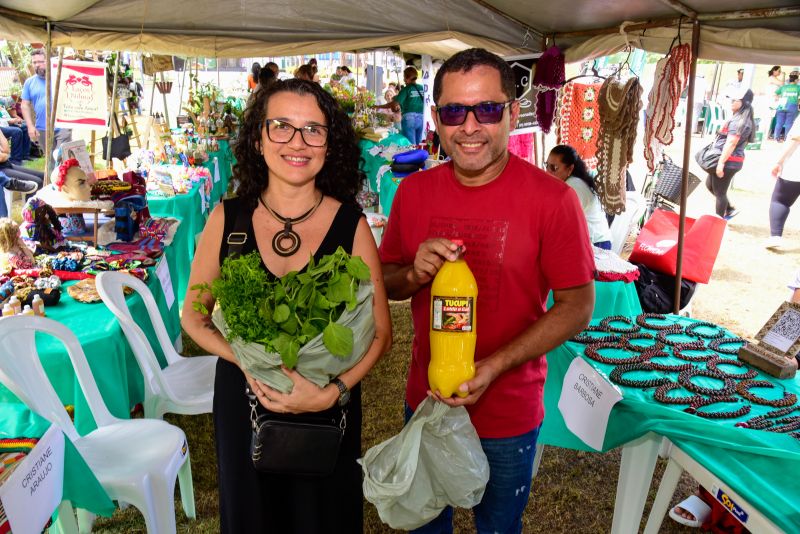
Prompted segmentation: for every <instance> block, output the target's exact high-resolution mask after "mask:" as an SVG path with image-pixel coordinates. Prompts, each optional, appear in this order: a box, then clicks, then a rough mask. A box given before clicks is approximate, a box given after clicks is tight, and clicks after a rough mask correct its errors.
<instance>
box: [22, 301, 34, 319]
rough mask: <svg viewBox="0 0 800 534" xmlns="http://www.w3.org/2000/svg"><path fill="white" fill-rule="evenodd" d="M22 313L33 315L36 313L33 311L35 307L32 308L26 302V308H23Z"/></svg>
mask: <svg viewBox="0 0 800 534" xmlns="http://www.w3.org/2000/svg"><path fill="white" fill-rule="evenodd" d="M22 315H30V316H33V315H34V313H33V309H32V308H31V307H30V306H29V305H28V304H26V305H25V309H24V310H22Z"/></svg>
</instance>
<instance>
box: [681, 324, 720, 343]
mask: <svg viewBox="0 0 800 534" xmlns="http://www.w3.org/2000/svg"><path fill="white" fill-rule="evenodd" d="M699 328H713V329H714V332H713V333H711V334H704V333H703V332H698V331H697V330H698V329H699ZM684 331H685V332H686V333H687V334H688V335H690V336H693V337H702V338H705V339H718V338H721V337H725V331H724V330H723V329H722V328H720V327H719V326H717V325H715V324H714V323H709V322H707V321H700V322H697V323H692V324H690V325H689V326H687V327H686V328H685V329H684Z"/></svg>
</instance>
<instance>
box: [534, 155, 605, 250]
mask: <svg viewBox="0 0 800 534" xmlns="http://www.w3.org/2000/svg"><path fill="white" fill-rule="evenodd" d="M546 168H547V172H549V173H550V174H552V175H553V176H555V177H556V178H558V179H559V180H561V181H562V182H565V183H566V184H567V185H568V186H570V187H571V188H572V189H574V190H575V193H576V194H577V195H578V200H580V202H581V207H582V208H583V215H584V216H585V217H586V224H587V225H588V227H589V239H590V240H591V242H592V243H593V244H594V246H596V247H599V248H604V249H606V250H611V230H609V228H608V220H607V219H606V216H605V213H603V208H602V206H601V205H600V199H599V198H597V193H596V191H595V188H594V180H593V179H592V177H591V176H589V171H588V170H587V169H586V164H585V163H584V162H583V160H582V159H581V157H580V156H579V155H578V153H577V152H575V149H574V148H572V147H571V146H569V145H557V146H555V147H553V149H552V150H551V151H550V155H548V156H547V163H546Z"/></svg>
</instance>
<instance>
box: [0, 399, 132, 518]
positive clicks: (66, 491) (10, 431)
mask: <svg viewBox="0 0 800 534" xmlns="http://www.w3.org/2000/svg"><path fill="white" fill-rule="evenodd" d="M0 419H1V420H2V424H0V440H18V439H20V438H22V439H25V440H30V439H31V438H34V439H38V438H40V437H42V436H43V435H44V434H45V432H46V431H47V430H48V428H50V422H49V421H47V420H45V419H43V418H42V417H39V416H38V415H36V414H35V413H33V412H31V411H30V410H29V409H28V408H27V407H25V406H24V405H22V404H18V403H13V404H11V403H4V402H0ZM20 445H21V444H20ZM27 447H31V444H30V443H28V444H27ZM10 450H24V447H22V446H17V447H16V448H15V447H14V444H13V443H10V442H9V441H0V452H7V451H10ZM62 499H63V500H64V501H68V502H69V503H71V505H72V507H74V508H81V509H83V510H88V511H89V512H92V513H93V514H97V515H102V516H107V517H110V516H111V515H112V514H113V513H114V510H115V508H116V507H115V506H114V503H113V502H112V501H111V499H110V498H109V497H108V494H106V492H105V490H104V489H103V487H102V486H101V485H100V482H99V481H98V480H97V478H96V477H95V475H94V473H93V472H92V471H91V469H90V468H89V466H88V465H87V464H86V462H85V461H84V459H83V457H82V456H81V454H80V453H79V452H78V450H77V449H76V448H75V445H73V444H72V442H71V441H70V440H69V439H67V438H66V436H65V438H64V480H63V495H62ZM62 509H63V508H62ZM0 531H2V525H0Z"/></svg>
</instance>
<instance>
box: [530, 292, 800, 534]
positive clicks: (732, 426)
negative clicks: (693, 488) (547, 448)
mask: <svg viewBox="0 0 800 534" xmlns="http://www.w3.org/2000/svg"><path fill="white" fill-rule="evenodd" d="M598 293H599V292H598ZM598 306H602V301H601V300H600V299H599V298H598ZM602 315H603V314H602V313H595V318H594V319H593V320H592V322H591V326H593V327H597V326H599V325H600V324H601V319H600V317H602ZM623 317H625V316H623ZM627 317H628V318H623V319H621V320H618V321H612V322H611V323H610V326H612V327H614V328H617V329H620V330H622V329H633V327H632V326H630V324H631V323H633V319H632V318H633V317H635V315H627ZM634 324H635V323H634ZM647 324H650V325H657V326H668V325H679V326H681V327H682V328H683V329H685V328H686V327H689V328H690V333H691V334H692V336H691V337H690V336H686V335H685V334H680V333H671V334H666V335H665V334H662V336H665V338H666V339H667V340H669V342H670V343H673V344H674V343H675V342H689V341H697V340H701V341H702V342H703V343H704V345H705V347H709V346H713V344H714V343H718V342H714V340H713V339H711V337H712V336H723V337H733V336H732V334H731V333H730V332H727V331H725V330H723V329H721V328H718V327H715V326H692V325H697V324H699V323H698V321H694V320H692V319H687V318H682V317H677V316H667V319H666V320H663V321H662V320H657V319H650V320H647ZM642 331H644V332H645V333H650V334H652V335H654V336H655V335H657V333H658V332H659V331H657V330H654V329H652V328H644V329H643V330H642ZM584 334H586V335H587V336H592V337H594V336H606V335H609V334H608V333H606V332H588V333H584ZM612 335H616V336H619V335H620V334H619V333H614V334H612ZM584 341H586V340H584ZM631 343H633V344H634V345H640V347H639V350H642V347H644V346H649V345H653V344H655V343H656V341H655V340H650V339H642V340H638V341H636V340H633V341H631ZM740 344H741V343H735V342H734V343H728V344H722V345H719V346H717V347H716V348H717V349H719V350H723V351H728V352H733V351H735V350H736V349H737V348H738V346H739V345H740ZM586 348H587V345H585V344H583V343H578V342H574V341H569V342H567V343H565V344H564V345H562V346H561V347H558V348H557V349H555V350H553V351H550V352H549V353H548V356H547V360H548V376H547V382H546V385H545V410H546V416H545V420H544V423H543V425H542V429H541V432H540V434H539V440H540V443H542V444H545V445H555V446H559V447H565V448H570V449H577V450H588V451H592V450H594V449H592V448H591V447H589V446H587V445H586V444H585V443H584V442H583V441H581V440H580V439H579V438H577V437H576V436H575V435H574V434H573V433H572V432H571V431H570V430H569V429H568V428H567V426H566V424H565V422H564V418H563V416H562V414H561V412H560V411H559V409H558V402H559V398H560V395H561V393H562V386H563V385H564V378H565V376H566V375H567V373H568V369H569V367H570V364H571V363H572V361H573V359H574V358H583V359H584V360H585V361H587V362H588V363H589V364H590V365H591V367H592V368H594V369H595V370H596V371H597V372H599V373H600V374H601V375H602V376H604V377H606V378H607V379H611V375H612V371H613V370H614V369H615V368H618V369H619V370H618V371H617V373H620V371H625V372H624V373H621V374H620V375H619V376H616V377H615V378H614V380H616V382H617V383H618V384H619V383H620V382H622V383H625V384H629V385H618V387H619V388H620V390H621V392H622V395H623V398H622V400H621V401H620V402H619V403H617V404H616V405H615V406H614V407H613V409H612V411H611V414H610V418H609V420H608V425H607V428H606V431H605V437H604V441H603V445H602V451H607V450H610V449H613V448H616V447H623V453H622V464H621V467H620V480H619V483H618V487H617V499H616V505H615V513H614V523H613V525H612V532H635V531H637V530H638V528H639V524H640V520H641V516H642V511H643V509H644V504H645V500H646V497H647V490H648V488H649V487H650V483H651V478H652V474H653V469H654V466H655V462H656V459H657V456H658V450H659V446H660V444H661V438H662V437H667V438H668V439H669V440H670V441H671V442H672V443H674V444H676V445H677V446H678V447H679V448H680V449H681V450H682V451H684V452H685V453H686V454H687V455H689V456H690V457H691V458H692V459H693V460H695V461H696V462H698V463H699V464H700V465H702V466H703V467H705V468H706V469H707V470H708V471H710V472H712V473H713V474H714V475H715V476H716V477H718V479H719V480H720V481H722V482H723V483H724V484H725V485H727V486H728V487H729V488H731V489H732V490H733V491H735V492H736V493H738V495H740V496H741V497H742V498H743V499H744V500H745V501H746V502H747V503H748V504H749V505H750V506H752V507H753V508H755V509H756V510H759V511H760V513H761V514H763V515H764V516H766V517H767V518H768V519H769V520H770V521H772V522H774V524H775V525H777V526H778V527H779V528H780V529H783V530H784V531H786V532H797V531H798V528H800V508H799V507H798V506H797V496H798V495H800V478H799V477H796V476H786V474H787V473H799V472H800V439H798V436H800V434H796V432H797V430H796V429H794V426H797V427H798V428H800V423H798V419H797V418H796V416H797V415H800V411H797V409H800V406H799V405H798V404H797V400H796V397H793V396H796V395H797V394H800V375H797V377H795V378H792V379H784V380H779V379H776V378H773V377H771V376H768V375H766V374H764V373H762V372H757V373H749V374H750V375H753V374H754V375H755V376H754V378H755V380H759V381H762V380H763V381H765V382H767V383H768V384H769V386H768V387H760V386H762V385H761V384H758V383H756V384H753V383H752V382H749V383H748V382H745V381H744V379H743V378H736V377H734V378H733V379H731V382H732V384H733V385H732V386H731V383H728V384H727V386H731V387H733V389H732V390H730V391H729V396H730V397H731V400H730V401H729V402H717V403H714V404H707V405H706V404H704V403H703V402H699V401H698V399H699V397H698V398H694V402H695V405H693V406H692V407H690V405H689V402H685V403H684V402H683V401H682V400H675V399H674V397H676V396H677V397H691V396H693V395H695V394H696V393H697V392H702V393H705V394H704V395H703V396H702V397H703V398H706V399H707V398H709V396H710V394H711V393H712V391H713V390H719V389H721V388H722V387H723V386H724V385H725V384H724V383H723V380H722V379H715V378H710V377H709V376H707V375H706V374H699V375H695V376H691V375H692V374H694V373H697V372H698V371H696V370H689V371H685V372H686V373H688V374H684V376H682V377H681V375H680V373H678V372H677V371H676V370H638V369H636V368H631V367H630V365H631V364H623V363H616V362H617V361H618V360H616V359H619V358H635V357H637V356H641V355H642V353H641V352H634V351H631V350H630V349H627V350H623V349H620V348H617V347H614V346H610V347H605V348H598V347H595V349H594V350H593V349H590V356H592V357H587V356H586ZM666 350H667V355H666V356H659V357H653V358H651V359H652V361H653V362H654V363H656V364H657V365H659V366H678V365H683V366H687V368H688V366H694V367H697V368H705V367H706V366H708V365H709V364H708V362H706V361H700V360H701V359H702V358H703V357H704V356H705V357H707V356H709V355H711V354H713V353H712V352H711V351H708V350H706V349H703V350H692V349H690V348H684V349H680V347H679V353H680V355H682V357H683V359H681V358H678V357H676V356H675V355H674V348H673V347H671V346H670V345H668V346H667V349H666ZM714 352H717V351H714ZM598 355H599V356H598ZM716 355H717V356H719V357H722V358H725V359H727V360H728V361H736V356H735V355H731V354H719V353H718V352H717V354H716ZM612 359H615V360H612ZM689 359H691V360H692V361H687V360H689ZM598 360H600V361H598ZM722 361H723V362H724V361H725V360H722ZM603 362H614V363H603ZM651 365H652V363H651ZM710 367H711V368H715V369H717V370H721V371H723V372H725V373H728V374H730V375H735V374H743V373H745V372H746V371H747V370H748V369H749V368H744V367H741V368H739V367H737V366H735V365H734V364H728V365H725V364H724V363H719V362H717V363H715V364H714V363H712V364H711V366H710ZM661 368H662V369H666V368H665V367H661ZM700 373H707V372H706V371H700ZM711 374H713V372H712V373H711ZM679 377H680V378H679ZM687 377H688V378H687ZM659 379H662V380H661V381H664V382H669V383H670V384H669V385H667V386H664V387H663V388H662V390H660V391H659V399H660V400H656V395H655V394H656V390H657V387H656V386H657V384H658V383H659V382H657V380H659ZM664 379H666V380H664ZM614 380H612V382H613V381H614ZM679 380H680V382H679ZM641 381H645V382H641ZM687 381H688V382H691V383H692V384H693V385H690V386H689V387H690V388H693V389H692V390H691V391H687V390H686V389H685V387H686V386H685V384H686V383H687ZM672 383H675V384H678V383H680V384H681V385H682V386H681V387H678V386H677V385H676V386H673V385H671V384H672ZM742 383H746V384H749V385H747V386H741V385H740V386H739V387H738V388H736V384H742ZM634 386H635V387H634ZM642 386H644V387H642ZM698 386H699V387H698ZM566 387H569V385H567V386H566ZM671 387H674V388H675V389H674V390H672V391H666V389H667V388H671ZM728 389H730V387H729V388H728ZM695 390H696V391H695ZM743 394H744V395H743ZM743 397H746V398H743ZM764 399H766V401H769V404H771V405H765V404H763V403H764V402H766V401H765V400H764ZM683 400H686V399H683ZM689 400H690V401H691V399H689ZM756 401H757V402H756ZM667 402H681V404H672V403H667ZM792 407H794V408H796V409H795V410H794V411H793V412H792V411H790V410H792ZM687 408H689V410H688V411H686V409H687ZM744 412H747V413H744ZM698 413H702V414H703V415H702V416H700V415H698ZM709 413H712V414H714V413H716V414H718V415H716V416H714V415H712V416H710V417H709V415H708V414H709ZM756 417H757V418H758V419H756V420H755V421H753V418H756ZM793 417H794V418H793ZM748 421H750V422H749V423H747V422H748ZM758 421H761V422H758ZM737 423H738V424H739V425H741V424H743V423H744V424H747V425H749V426H750V427H751V428H745V427H742V426H737ZM784 423H785V424H784ZM764 425H766V426H768V428H765V429H761V430H756V429H755V428H756V427H759V426H764ZM776 430H779V431H776ZM793 432H794V433H795V434H794V435H793Z"/></svg>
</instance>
